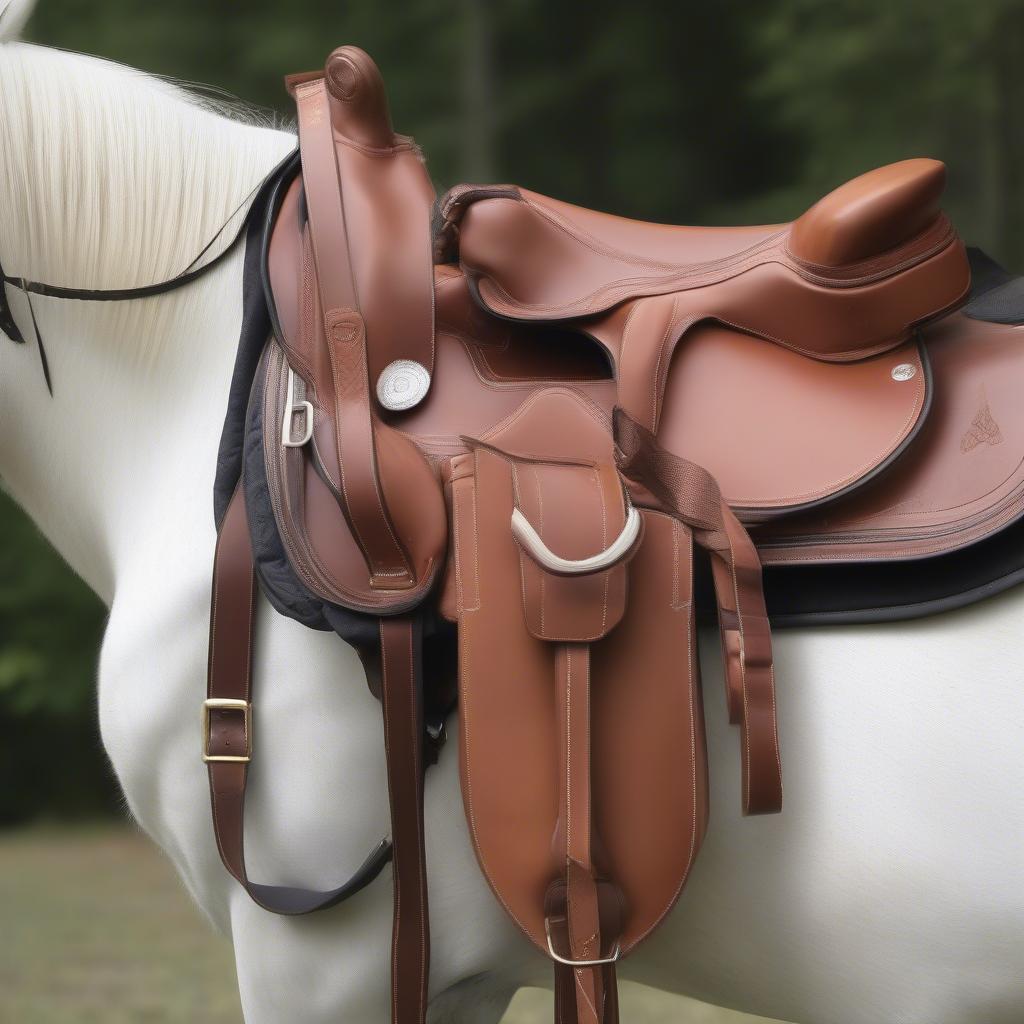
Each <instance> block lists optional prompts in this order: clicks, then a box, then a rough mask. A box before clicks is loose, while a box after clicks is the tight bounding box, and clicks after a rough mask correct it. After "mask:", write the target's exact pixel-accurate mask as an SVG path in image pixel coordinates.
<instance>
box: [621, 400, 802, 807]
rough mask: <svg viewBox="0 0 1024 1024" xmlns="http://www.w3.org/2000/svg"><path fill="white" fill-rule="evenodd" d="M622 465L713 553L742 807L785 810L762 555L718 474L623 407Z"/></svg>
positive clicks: (639, 498) (654, 501)
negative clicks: (671, 448)
mask: <svg viewBox="0 0 1024 1024" xmlns="http://www.w3.org/2000/svg"><path fill="white" fill-rule="evenodd" d="M614 429H615V443H616V446H617V448H618V456H617V457H618V461H619V470H620V472H621V473H622V475H623V476H624V477H625V478H626V479H627V480H629V481H632V482H633V483H635V484H639V485H640V487H641V488H642V489H643V491H644V494H643V495H642V496H639V495H634V499H635V500H637V501H638V503H640V504H643V501H644V500H645V499H649V500H650V503H651V504H652V507H655V508H659V509H660V510H661V511H663V512H666V513H668V514H669V515H672V516H674V517H675V518H677V519H679V520H680V521H681V522H683V523H686V524H687V525H689V526H691V527H692V528H693V531H694V539H695V540H696V541H697V543H698V544H700V545H701V546H702V547H703V548H704V549H705V550H707V551H708V553H709V554H710V555H711V566H712V576H713V579H714V584H715V596H716V599H717V602H718V609H719V628H720V630H721V635H722V656H723V668H724V672H725V683H726V696H727V699H728V703H729V718H730V721H732V722H733V723H734V724H735V723H738V724H739V725H740V729H741V744H742V754H743V812H744V814H770V813H774V812H777V811H779V810H781V809H782V767H781V759H780V756H779V740H778V729H777V725H776V716H775V679H774V675H773V668H772V647H771V629H770V625H769V621H768V611H767V607H766V605H765V598H764V587H763V584H762V577H761V562H760V559H759V558H758V554H757V549H756V548H755V547H754V543H753V541H752V540H751V539H750V535H749V534H748V533H747V531H746V529H745V528H744V527H743V525H742V524H741V523H740V522H739V520H738V519H737V518H736V516H735V514H734V513H733V511H732V510H731V509H730V508H729V506H728V504H727V503H726V502H725V500H724V499H723V498H722V494H721V491H720V490H719V488H718V484H717V483H716V482H715V480H714V478H713V477H712V476H711V475H710V474H709V473H708V472H707V471H706V470H705V469H703V468H701V467H700V466H698V465H696V464H695V463H692V462H690V461H689V460H687V459H683V458H680V457H679V456H677V455H673V454H672V453H671V452H667V451H665V450H664V449H663V448H662V447H661V446H660V445H659V444H658V442H657V439H656V438H655V436H654V435H653V434H652V433H651V432H650V431H649V430H648V429H647V428H646V427H644V426H643V425H642V424H640V423H638V422H637V421H636V420H634V419H633V418H632V417H630V416H629V414H628V413H626V412H625V411H624V410H623V409H621V408H617V409H616V410H615V412H614Z"/></svg>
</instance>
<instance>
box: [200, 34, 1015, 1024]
mask: <svg viewBox="0 0 1024 1024" xmlns="http://www.w3.org/2000/svg"><path fill="white" fill-rule="evenodd" d="M288 87H289V90H290V91H291V92H292V95H293V96H294V98H295V101H296V105H297V108H298V124H299V150H298V153H297V155H296V158H295V159H293V160H292V161H291V162H290V163H289V164H288V165H287V166H286V167H284V168H283V169H282V171H281V172H280V174H279V176H278V177H277V179H276V183H275V184H274V187H273V189H272V190H270V191H268V192H267V193H266V198H265V201H263V199H261V202H260V203H258V204H257V206H256V207H255V208H254V212H253V215H252V217H251V219H250V229H249V238H248V244H247V250H246V261H247V271H248V272H247V275H246V280H247V282H248V283H249V284H248V287H247V289H246V294H245V312H246V315H245V318H244V321H245V323H244V327H243V333H242V338H241V340H240V345H239V353H238V360H237V363H236V372H235V378H234V380H233V383H232V399H231V404H230V409H229V415H228V419H227V421H226V424H225V431H224V437H223V440H222V445H221V452H220V460H219V466H218V479H217V487H216V506H217V508H216V512H217V519H218V526H219V530H220V539H219V543H218V551H217V560H216V566H215V574H214V588H213V601H214V604H213V616H212V625H211V657H210V674H209V686H208V699H207V701H206V704H205V708H204V746H203V755H204V759H205V760H206V761H207V763H208V765H209V772H210V783H211V792H212V795H213V801H214V826H215V831H216V834H217V839H218V844H219V848H220V851H221V855H222V857H223V859H224V862H225V864H226V865H227V866H228V868H229V870H230V871H231V872H232V873H233V874H234V875H235V877H236V878H238V879H239V881H240V882H241V883H242V884H243V885H244V886H245V887H246V888H247V890H248V891H249V893H250V894H251V895H252V896H253V898H254V899H256V900H257V902H259V903H260V904H261V905H262V906H264V907H266V908H267V909H269V910H271V911H274V912H276V913H291V914H296V913H308V912H310V911H313V910H317V909H319V908H321V907H324V906H330V905H333V904H335V903H337V902H340V901H341V900H344V899H346V898H347V897H348V896H350V895H351V894H352V893H354V892H357V891H359V890H360V889H361V888H363V887H364V886H366V885H367V884H369V883H370V882H371V881H372V880H373V879H374V878H375V877H376V876H377V874H379V873H380V871H381V870H382V869H383V867H384V866H385V865H386V863H387V862H388V861H389V860H392V861H393V863H394V867H393V876H394V885H395V891H396V899H395V919H394V936H393V977H394V982H393V1000H392V1020H393V1021H395V1022H397V1024H422V1022H423V1021H424V1019H425V1013H426V1005H427V995H428V974H429V972H428V969H427V965H428V963H429V930H428V925H427V894H426V887H425V877H426V873H425V856H424V843H423V833H424V822H423V808H422V797H423V775H424V770H425V767H426V765H427V764H428V763H430V762H431V761H432V760H433V759H435V758H436V756H437V751H438V748H439V747H440V745H441V744H442V743H443V740H444V718H445V715H446V714H447V713H448V712H449V711H450V710H451V707H452V704H453V702H454V698H455V695H454V693H453V691H452V689H451V686H450V684H451V679H452V675H453V674H454V675H456V676H457V683H458V704H459V727H460V734H461V744H460V748H461V778H462V791H463V799H464V804H465V809H466V816H467V823H468V827H469V831H470V835H471V837H472V841H473V845H474V848H475V850H476V854H477V858H478V860H479V863H480V867H481V870H482V871H483V873H484V875H485V877H486V878H487V881H488V883H489V884H490V886H491V888H492V890H493V891H494V893H495V895H496V897H497V898H498V899H499V901H500V902H501V903H502V905H503V906H504V908H505V909H506V911H507V912H508V913H509V915H510V916H511V917H512V919H513V920H514V921H515V922H516V923H517V924H518V926H519V927H520V928H521V930H522V931H523V933H524V935H526V936H527V938H528V939H529V940H530V941H531V942H532V943H533V945H534V946H535V947H536V948H537V949H538V950H539V951H540V952H541V953H542V954H543V955H544V956H546V957H547V958H548V959H549V960H551V961H552V963H553V964H554V969H555V990H556V1020H557V1021H558V1022H559V1024H582V1022H587V1024H614V1022H615V1021H616V1020H617V1019H618V1009H617V997H616V987H615V963H616V962H617V960H619V959H620V958H621V957H623V956H625V955H627V954H628V953H630V952H631V951H632V950H633V949H634V948H635V946H636V945H637V944H638V943H639V942H641V941H642V940H643V939H644V938H645V937H646V936H647V935H648V934H650V932H651V931H653V930H654V929H655V928H656V927H657V925H658V923H659V922H660V921H661V920H662V919H663V918H664V916H665V915H666V914H667V912H668V911H669V909H670V908H671V907H672V905H673V904H674V902H675V901H676V900H677V899H678V898H679V895H680V893H681V891H682V889H683V886H684V885H685V882H686V879H687V877H688V874H689V871H690V869H691V867H692V864H693V862H694V859H695V857H696V855H697V852H698V850H699V848H700V844H701V839H702V837H703V834H704V830H705V827H706V821H707V814H708V788H707V764H706V753H705V741H704V731H703V716H702V704H701V701H702V698H701V688H700V681H699V666H698V663H697V654H696V651H697V644H696V632H697V616H698V612H699V611H701V610H704V609H710V608H714V609H715V612H716V614H717V623H718V628H719V631H720V634H721V642H722V650H723V664H724V675H725V679H724V683H725V694H726V700H727V704H728V709H729V716H730V720H731V721H733V722H734V723H735V724H737V725H738V726H739V728H740V734H741V743H740V746H741V751H742V760H743V763H742V778H743V793H742V807H743V810H744V812H746V813H768V812H774V811H777V810H779V809H780V807H781V803H782V778H781V767H780V757H779V750H778V740H777V730H776V722H775V688H774V674H773V665H772V653H771V635H770V628H771V627H770V621H771V622H774V623H775V624H779V623H782V622H807V621H813V620H815V619H820V620H821V621H842V620H843V618H844V616H845V617H847V618H850V619H858V620H861V621H863V620H864V619H867V618H881V617H886V616H887V615H888V616H893V617H895V616H899V615H911V614H920V613H921V612H923V611H925V610H928V609H930V608H938V607H947V606H949V605H950V604H952V603H956V602H957V601H961V602H962V601H966V600H970V599H976V598H977V597H979V596H982V595H983V594H986V593H990V592H992V591H993V590H995V589H997V588H999V587H1002V586H1008V585H1009V584H1010V583H1011V582H1013V580H1014V579H1015V578H1018V577H1019V576H1020V575H1022V574H1024V567H1022V566H1021V565H1020V562H1021V561H1022V559H1021V558H1020V556H1019V555H1018V556H1017V561H1016V562H1015V563H1013V564H1012V565H1010V564H1009V563H1008V562H1007V559H1006V551H1007V548H1008V547H1009V546H1012V545H1016V548H1017V549H1024V546H1021V545H1020V544H1019V539H1020V531H1019V524H1020V522H1021V513H1022V511H1024V459H1022V458H1021V452H1022V451H1024V410H1022V407H1021V406H1020V403H1019V402H1018V401H1017V394H1018V393H1019V386H1020V382H1021V381H1022V380H1024V349H1022V348H1021V346H1020V344H1019V341H1018V339H1017V338H1016V337H1015V335H1014V328H1013V327H1012V326H1004V325H1002V324H996V323H990V322H984V321H985V320H986V314H985V313H984V311H983V309H982V307H981V306H978V305H977V304H976V302H977V300H975V302H972V303H971V304H970V305H969V306H968V307H967V308H966V312H965V313H960V312H955V310H956V309H957V307H958V306H960V305H961V304H962V303H964V302H965V300H966V299H967V297H968V293H969V289H970V270H969V265H968V259H967V255H966V252H965V250H964V247H963V245H962V243H961V242H960V240H959V239H958V237H957V235H956V233H955V232H954V230H953V228H952V226H951V225H950V223H949V221H948V220H947V219H946V217H945V216H944V215H943V213H942V211H941V207H940V200H941V195H942V189H943V185H944V179H945V170H944V168H943V166H942V165H941V164H940V163H938V162H936V161H932V160H908V161H903V162H902V163H898V164H893V165H891V166H889V167H884V168H880V169H879V170H876V171H871V172H869V173H868V174H864V175H862V176H861V177H859V178H856V179H854V180H853V181H851V182H849V183H847V184H846V185H843V186H841V187H840V188H838V189H837V190H835V191H834V192H832V193H831V194H830V195H828V196H826V197H825V198H824V199H822V200H821V201H820V202H819V203H817V204H816V205H815V206H813V207H812V208H811V209H810V210H808V211H807V212H806V213H804V214H803V215H802V216H801V217H799V218H798V219H797V220H796V221H794V222H793V223H792V224H789V225H773V226H772V225H770V226H764V227H736V228H697V227H672V226H668V225H656V224H644V223H640V222H636V221H630V220H626V219H624V218H620V217H614V216H611V215H609V214H604V213H598V212H595V211H591V210H585V209H581V208H579V207H575V206H571V205H569V204H567V203H563V202H560V201H558V200H555V199H550V198H547V197H544V196H541V195H538V194H536V193H533V192H529V191H527V190H525V189H521V188H518V187H516V186H510V185H496V186H476V185H463V186H459V187H457V188H455V189H452V190H451V191H450V192H449V193H448V194H447V195H446V196H445V197H443V198H442V199H441V200H440V202H439V203H437V204H436V209H435V200H434V192H433V188H432V186H431V183H430V180H429V177H428V176H427V174H426V170H425V168H424V165H423V162H422V157H421V155H420V153H419V151H418V149H417V148H416V146H415V144H414V143H413V142H412V140H411V139H409V138H406V137H404V136H400V135H396V134H395V132H394V131H393V129H392V126H391V122H390V117H389V114H388V109H387V101H386V96H385V93H384V87H383V82H382V80H381V77H380V73H379V72H378V70H377V68H376V67H375V65H374V64H373V62H372V61H371V60H370V59H369V58H368V57H367V56H366V54H364V53H363V52H362V51H360V50H357V49H356V48H354V47H343V48H341V49H339V50H336V51H335V52H334V53H333V54H332V55H331V57H330V58H329V59H328V62H327V65H326V68H325V70H324V71H323V72H317V73H313V74H308V75H300V76H293V77H292V78H290V79H289V80H288ZM262 195H263V193H261V196H262ZM432 216H433V218H434V223H435V227H436V230H434V231H433V233H432V230H431V221H432ZM986 280H988V281H990V284H989V285H988V286H987V287H990V288H992V289H997V288H1003V287H1005V281H1004V280H1003V279H1001V278H1000V277H999V275H995V276H994V277H993V275H992V274H991V273H986ZM254 283H256V285H257V286H255V287H254V286H253V285H254ZM990 299H991V297H990ZM983 305H985V306H986V307H987V306H997V307H998V308H999V317H998V318H997V317H989V319H1001V320H1003V321H1004V323H1005V321H1006V316H1005V313H1006V309H1005V306H1006V302H996V301H995V300H994V299H991V301H987V302H986V303H985V304H983ZM968 317H979V318H980V319H969V318H968ZM1019 320H1024V313H1022V315H1021V317H1020V318H1019ZM1018 322H1019V321H1018ZM243 410H244V414H243V412H242V411H243ZM910 559H915V560H917V571H915V572H914V573H907V572H906V563H907V561H908V560H910ZM956 559H967V560H969V562H970V569H969V570H966V569H964V567H963V565H962V564H961V563H960V562H955V561H954V560H956ZM762 564H763V565H764V566H765V570H764V571H762ZM254 580H257V581H258V582H259V585H260V586H261V588H262V590H263V592H264V593H265V594H266V596H267V597H268V599H269V600H270V601H271V603H272V604H273V605H274V607H275V608H277V609H278V610H279V611H281V612H283V613H284V614H288V615H290V616H292V617H294V618H296V619H298V620H299V621H301V622H304V623H305V624H307V625H309V626H311V627H313V628H318V629H333V630H334V631H336V632H338V633H339V635H341V636H342V637H343V638H344V639H346V640H348V641H349V642H351V643H353V644H355V645H356V647H357V649H358V650H359V652H360V654H361V656H362V658H363V661H364V664H365V666H366V669H367V679H368V682H369V685H370V687H371V689H372V690H373V692H374V693H375V694H376V695H377V696H378V697H379V699H380V700H381V704H382V710H383V717H384V732H385V743H386V752H387V764H388V784H389V792H390V797H391V819H392V835H391V837H390V839H386V840H382V841H381V842H379V843H378V844H377V845H376V846H375V847H374V848H373V849H372V850H371V851H370V853H369V855H368V856H367V858H366V860H365V862H364V864H363V865H361V866H360V867H359V868H358V870H357V871H356V872H355V874H354V875H353V876H352V877H351V878H349V879H348V880H347V881H345V882H343V883H341V884H340V885H339V886H338V887H336V888H335V889H332V890H330V891H327V892H310V891H306V890H302V889H298V888H292V887H281V886H273V885H266V884H261V883H256V882H252V881H250V880H249V878H248V876H247V874H246V870H245V863H244V855H243V843H242V812H243V808H244V794H245V783H246V772H247V765H248V763H249V760H250V758H251V756H252V748H251V720H250V719H251V707H252V701H251V692H250V677H251V671H250V670H251V665H250V650H251V635H252V621H253V618H252V617H253V599H254ZM456 663H457V666H456Z"/></svg>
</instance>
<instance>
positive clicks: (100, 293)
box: [0, 150, 299, 395]
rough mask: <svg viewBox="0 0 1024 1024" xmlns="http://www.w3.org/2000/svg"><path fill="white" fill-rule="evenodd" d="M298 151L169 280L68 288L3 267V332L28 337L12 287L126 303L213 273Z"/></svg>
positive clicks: (0, 277)
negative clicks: (10, 295) (223, 241)
mask: <svg viewBox="0 0 1024 1024" xmlns="http://www.w3.org/2000/svg"><path fill="white" fill-rule="evenodd" d="M298 158H299V155H298V150H293V151H292V152H291V153H289V154H288V156H286V157H285V158H284V160H282V161H281V162H280V163H279V164H278V165H277V166H276V167H275V168H274V169H273V170H272V171H271V172H270V173H269V174H268V175H267V176H266V177H265V178H264V179H263V180H262V181H261V182H260V183H259V184H258V185H256V187H255V188H253V189H252V191H251V192H249V193H248V195H246V196H245V198H244V199H243V200H242V201H241V202H240V203H239V204H238V206H236V207H235V209H234V210H233V211H232V213H231V215H230V216H229V217H228V219H227V220H226V221H225V222H224V223H223V224H222V225H221V226H220V227H219V228H218V229H217V232H216V233H215V234H214V236H213V237H212V238H211V239H210V240H209V241H208V242H207V243H206V245H204V246H203V248H202V249H201V250H200V251H199V253H198V254H197V255H196V257H195V259H193V260H192V262H191V263H189V265H188V266H187V267H185V269H184V270H182V271H181V272H180V273H178V274H175V275H174V277H169V278H167V280H165V281H157V282H155V283H154V284H144V285H138V286H136V287H133V288H68V287H65V286H63V285H54V284H45V283H43V282H42V281H27V280H26V279H25V278H23V277H17V276H15V275H13V274H7V273H5V272H4V269H3V267H2V266H0V331H3V333H4V334H6V335H7V336H8V337H9V338H10V339H11V340H12V341H15V342H18V343H19V344H24V343H25V337H24V335H23V334H22V333H21V331H20V329H19V328H18V325H17V324H16V323H15V322H14V317H13V316H12V314H11V307H10V305H9V304H8V302H7V294H6V286H7V285H10V286H11V287H13V288H17V289H19V290H20V291H22V292H24V293H25V297H26V299H28V298H29V296H30V295H43V296H46V297H47V298H51V299H76V300H78V301H81V302H124V301H127V300H129V299H145V298H150V297H151V296H154V295H163V294H164V293H165V292H170V291H174V290H175V289H176V288H182V287H184V286H185V285H187V284H191V283H192V282H193V281H195V280H197V279H198V278H200V277H202V276H203V275H204V274H205V273H206V272H207V271H209V270H212V269H213V268H214V267H216V266H217V265H218V264H219V263H221V262H222V261H223V260H224V259H226V258H227V256H228V255H229V254H230V253H231V252H232V251H233V250H234V249H235V247H236V246H237V245H238V243H239V242H240V241H241V240H242V238H243V237H244V235H245V230H246V227H247V225H248V222H249V213H251V212H252V210H254V209H257V208H259V207H260V206H261V199H262V198H263V196H265V195H266V193H267V192H268V191H269V190H270V189H271V188H272V187H273V186H274V185H275V184H276V183H277V181H278V180H279V178H280V177H282V176H283V175H285V174H287V173H288V172H289V171H290V169H291V168H292V166H293V165H294V164H295V162H296V161H297V160H298ZM250 200H251V205H250V206H249V212H247V213H246V215H245V216H244V217H243V218H242V220H241V222H240V224H239V226H238V229H237V230H236V232H235V234H234V235H233V236H232V238H231V240H230V241H229V242H228V244H227V245H226V246H225V247H224V248H223V249H222V250H221V251H220V252H218V253H217V255H216V256H214V257H213V258H212V259H210V260H208V261H207V262H206V263H203V264H201V265H200V266H196V264H197V263H199V261H200V260H201V259H202V258H203V257H204V256H205V255H206V254H207V253H208V252H209V251H210V249H212V248H213V246H214V245H215V244H216V242H217V239H218V238H220V236H221V235H222V234H223V233H224V231H225V229H226V228H227V226H228V225H229V224H230V223H231V222H232V221H233V220H234V219H235V217H237V216H238V214H239V212H240V211H241V210H242V209H243V208H244V207H245V205H246V204H247V203H250ZM29 312H30V314H31V317H32V329H33V331H34V332H35V336H36V342H37V344H38V346H39V358H40V361H41V363H42V366H43V376H44V377H45V378H46V386H47V389H48V390H49V392H50V394H51V395H52V394H53V388H52V386H51V384H50V370H49V364H48V361H47V358H46V353H45V350H44V349H43V343H42V338H41V336H40V334H39V327H38V325H37V323H36V316H35V311H34V310H33V309H32V302H31V299H29Z"/></svg>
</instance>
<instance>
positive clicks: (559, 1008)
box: [555, 964, 619, 1024]
mask: <svg viewBox="0 0 1024 1024" xmlns="http://www.w3.org/2000/svg"><path fill="white" fill-rule="evenodd" d="M594 969H595V970H596V971H598V972H599V974H600V984H601V987H602V989H603V991H604V1017H603V1019H602V1022H601V1024H619V987H618V982H617V979H616V977H615V965H614V964H609V965H608V966H606V967H598V968H594ZM576 974H577V972H576V971H575V970H573V968H571V967H566V966H565V965H564V964H555V1024H577V1021H579V1020H580V1011H579V1006H578V1004H577V992H578V989H577V986H576Z"/></svg>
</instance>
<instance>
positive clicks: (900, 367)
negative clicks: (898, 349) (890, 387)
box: [892, 363, 917, 380]
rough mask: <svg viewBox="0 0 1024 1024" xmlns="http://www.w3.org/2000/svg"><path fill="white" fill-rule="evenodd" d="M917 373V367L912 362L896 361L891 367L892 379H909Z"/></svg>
mask: <svg viewBox="0 0 1024 1024" xmlns="http://www.w3.org/2000/svg"><path fill="white" fill-rule="evenodd" d="M916 375H917V367H916V366H915V365H914V364H913V363H898V364H897V365H896V366H894V367H893V368H892V379H893V380H910V379H911V378H912V377H915V376H916Z"/></svg>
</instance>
